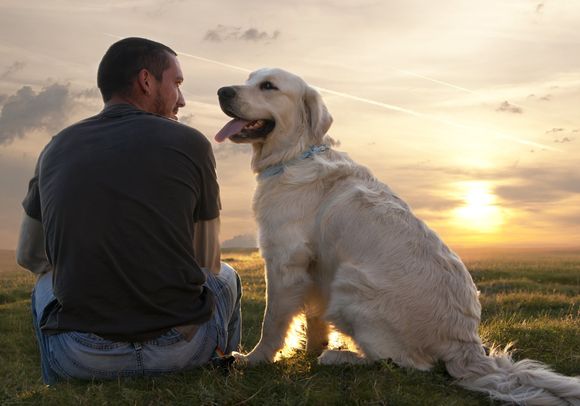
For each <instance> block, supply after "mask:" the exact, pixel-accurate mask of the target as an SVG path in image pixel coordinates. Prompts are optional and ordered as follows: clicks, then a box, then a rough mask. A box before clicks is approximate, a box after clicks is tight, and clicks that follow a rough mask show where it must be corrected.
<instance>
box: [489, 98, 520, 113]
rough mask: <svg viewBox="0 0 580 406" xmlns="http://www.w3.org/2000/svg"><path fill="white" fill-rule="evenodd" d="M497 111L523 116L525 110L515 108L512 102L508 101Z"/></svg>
mask: <svg viewBox="0 0 580 406" xmlns="http://www.w3.org/2000/svg"><path fill="white" fill-rule="evenodd" d="M495 110H496V111H502V112H507V113H514V114H522V113H523V110H522V108H521V107H518V106H514V105H513V104H510V102H508V101H507V100H506V101H504V102H503V103H502V104H500V105H499V107H498V108H497V109H495Z"/></svg>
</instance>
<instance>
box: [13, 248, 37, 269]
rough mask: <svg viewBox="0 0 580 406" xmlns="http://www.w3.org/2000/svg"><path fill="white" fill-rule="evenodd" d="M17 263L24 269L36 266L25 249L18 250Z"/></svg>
mask: <svg viewBox="0 0 580 406" xmlns="http://www.w3.org/2000/svg"><path fill="white" fill-rule="evenodd" d="M16 263H17V264H18V265H20V266H21V267H22V268H24V269H31V268H32V267H33V265H34V260H33V259H32V257H31V255H30V252H28V251H26V250H24V249H18V250H16Z"/></svg>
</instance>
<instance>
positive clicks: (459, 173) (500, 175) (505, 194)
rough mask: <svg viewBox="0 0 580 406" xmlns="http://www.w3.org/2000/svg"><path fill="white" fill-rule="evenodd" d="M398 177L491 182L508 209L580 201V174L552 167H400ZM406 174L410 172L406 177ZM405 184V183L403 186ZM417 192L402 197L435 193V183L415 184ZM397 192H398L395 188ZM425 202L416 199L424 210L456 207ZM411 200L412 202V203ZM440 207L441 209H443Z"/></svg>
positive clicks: (443, 202) (438, 200) (445, 201)
mask: <svg viewBox="0 0 580 406" xmlns="http://www.w3.org/2000/svg"><path fill="white" fill-rule="evenodd" d="M394 170H395V171H396V174H397V176H396V177H402V178H403V180H404V179H405V178H407V177H410V178H418V177H419V176H424V174H425V173H427V172H428V173H429V175H430V179H445V180H446V182H445V183H455V182H461V181H473V180H478V181H489V182H490V184H492V185H494V184H495V185H496V186H495V188H494V193H495V194H496V195H497V196H498V197H500V198H501V199H502V200H504V203H505V204H506V205H508V206H509V205H514V206H517V207H521V208H524V206H526V205H528V206H530V205H532V206H533V205H534V204H535V203H542V204H543V203H547V202H558V201H560V200H564V199H568V198H571V197H574V196H577V197H580V172H578V171H576V170H574V169H571V168H569V167H564V166H561V167H559V166H552V167H520V166H517V165H513V166H509V167H504V168H497V169H480V170H468V169H463V168H454V167H445V166H440V167H436V166H431V167H420V168H419V167H412V166H407V167H398V168H396V169H394ZM405 172H408V174H406V173H405ZM404 183H405V182H403V184H404ZM413 185H414V188H413V189H411V190H410V193H407V195H405V194H404V193H401V196H403V197H404V196H409V195H410V194H412V193H413V190H432V189H433V183H432V182H431V183H430V184H429V186H430V188H427V187H426V186H425V187H424V188H423V187H422V185H420V184H419V185H417V184H416V183H414V184H413ZM395 190H396V188H395ZM412 197H416V198H417V197H420V198H421V199H423V200H419V199H418V198H417V199H414V200H415V201H416V202H417V206H416V207H421V208H442V207H441V206H443V207H445V206H452V205H454V204H457V202H456V201H453V200H451V199H449V198H445V199H444V198H438V197H435V196H433V197H432V198H426V197H425V196H421V195H420V196H412ZM409 200H410V199H409ZM440 204H441V206H440Z"/></svg>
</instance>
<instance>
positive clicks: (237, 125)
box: [215, 118, 249, 142]
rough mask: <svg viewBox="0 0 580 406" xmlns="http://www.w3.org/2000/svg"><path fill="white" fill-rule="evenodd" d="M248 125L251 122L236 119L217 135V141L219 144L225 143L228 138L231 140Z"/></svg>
mask: <svg viewBox="0 0 580 406" xmlns="http://www.w3.org/2000/svg"><path fill="white" fill-rule="evenodd" d="M248 123H249V121H246V120H242V119H241V118H234V119H233V120H232V121H230V122H229V123H227V124H226V125H225V126H224V128H222V129H221V130H220V131H219V132H218V133H217V134H216V136H215V140H216V141H217V142H223V141H224V140H225V139H226V138H230V137H231V136H232V135H235V134H237V133H239V132H240V131H242V128H244V126H245V125H246V124H248Z"/></svg>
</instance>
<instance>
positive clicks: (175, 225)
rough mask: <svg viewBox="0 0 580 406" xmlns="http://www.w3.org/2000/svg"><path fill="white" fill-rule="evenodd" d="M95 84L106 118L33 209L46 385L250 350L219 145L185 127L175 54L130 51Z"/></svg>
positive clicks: (72, 145)
mask: <svg viewBox="0 0 580 406" xmlns="http://www.w3.org/2000/svg"><path fill="white" fill-rule="evenodd" d="M97 82H98V86H99V89H100V90H101V93H102V96H103V100H104V102H105V107H104V109H103V111H102V112H101V113H99V114H98V115H96V116H94V117H91V118H88V119H85V120H83V121H81V122H79V123H77V124H74V125H72V126H71V127H69V128H66V129H64V130H63V131H61V132H60V133H59V134H58V135H56V136H55V137H54V138H53V139H52V140H51V141H50V143H49V144H48V145H47V146H46V147H45V149H44V150H43V151H42V153H41V155H40V157H39V160H38V164H37V168H36V172H35V176H34V178H33V179H32V180H31V181H30V185H29V191H28V195H27V196H26V198H25V200H24V202H23V206H24V210H25V214H24V219H23V222H22V227H21V234H20V240H19V246H18V252H17V259H18V263H19V264H20V265H22V266H23V267H25V268H27V269H29V270H31V271H32V272H34V273H36V274H38V275H39V279H38V281H37V283H36V286H35V290H34V292H33V295H32V313H33V321H34V326H35V329H36V334H37V338H38V342H39V347H40V353H41V366H42V375H43V379H44V381H45V383H47V384H53V383H55V382H56V381H58V380H61V379H68V378H80V379H95V378H96V379H108V378H116V377H118V376H139V375H152V374H158V373H165V372H172V371H178V370H182V369H186V368H190V367H194V366H197V365H202V364H205V363H207V362H208V361H209V360H210V359H211V358H212V357H214V356H215V354H216V353H217V354H221V353H222V352H224V353H229V352H231V351H233V350H235V349H237V347H238V345H239V342H240V327H241V316H240V296H241V288H240V282H239V278H238V276H237V274H236V273H235V271H234V270H233V269H232V268H230V267H229V266H227V265H226V264H220V253H219V240H218V233H219V210H220V202H219V188H218V184H217V181H216V174H215V162H214V158H213V153H212V149H211V144H210V143H209V142H208V141H207V139H206V138H205V137H204V136H203V135H202V134H201V133H199V132H198V131H196V130H194V129H192V128H189V127H187V126H185V125H182V124H179V123H178V122H177V121H176V119H177V117H176V114H177V112H178V109H179V108H181V107H183V106H184V105H185V101H184V98H183V95H182V93H181V90H180V86H181V83H182V82H183V74H182V72H181V68H180V66H179V62H178V60H177V57H176V53H175V52H174V51H173V50H171V49H170V48H168V47H166V46H165V45H162V44H159V43H157V42H153V41H150V40H146V39H142V38H126V39H124V40H121V41H119V42H117V43H115V44H113V45H112V46H111V47H110V48H109V50H108V51H107V52H106V54H105V56H104V57H103V59H102V61H101V63H100V65H99V69H98V80H97Z"/></svg>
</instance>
